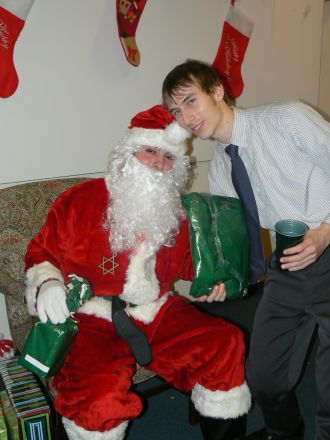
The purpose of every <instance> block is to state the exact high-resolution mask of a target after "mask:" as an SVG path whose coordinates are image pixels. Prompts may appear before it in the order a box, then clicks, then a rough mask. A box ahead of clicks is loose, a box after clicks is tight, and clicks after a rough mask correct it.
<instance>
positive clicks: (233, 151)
mask: <svg viewBox="0 0 330 440" xmlns="http://www.w3.org/2000/svg"><path fill="white" fill-rule="evenodd" d="M225 152H226V153H227V154H228V156H230V157H231V159H233V158H234V157H237V156H238V146H237V145H234V144H230V145H228V146H227V147H226V148H225Z"/></svg>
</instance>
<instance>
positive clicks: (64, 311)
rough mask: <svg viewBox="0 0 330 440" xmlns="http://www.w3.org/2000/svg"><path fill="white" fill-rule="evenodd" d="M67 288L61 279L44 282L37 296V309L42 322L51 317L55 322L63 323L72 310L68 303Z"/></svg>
mask: <svg viewBox="0 0 330 440" xmlns="http://www.w3.org/2000/svg"><path fill="white" fill-rule="evenodd" d="M65 300H66V289H65V286H64V284H63V283H61V281H57V280H52V281H48V282H47V283H45V284H43V285H42V286H41V288H40V290H39V295H38V298H37V311H38V315H39V319H40V321H41V322H47V319H48V318H49V319H50V321H51V322H52V323H53V324H58V323H63V322H65V320H66V319H67V317H68V316H69V314H70V312H69V310H68V307H67V305H66V302H65Z"/></svg>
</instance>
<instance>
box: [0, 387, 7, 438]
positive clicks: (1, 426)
mask: <svg viewBox="0 0 330 440" xmlns="http://www.w3.org/2000/svg"><path fill="white" fill-rule="evenodd" d="M0 389H1V388H0ZM3 392H4V391H0V440H8V434H7V425H6V420H5V414H4V412H3V404H2V400H1V395H2V393H3Z"/></svg>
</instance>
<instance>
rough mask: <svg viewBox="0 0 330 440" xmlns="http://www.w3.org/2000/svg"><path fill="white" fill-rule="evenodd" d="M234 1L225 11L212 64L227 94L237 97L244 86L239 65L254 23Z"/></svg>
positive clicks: (233, 0)
mask: <svg viewBox="0 0 330 440" xmlns="http://www.w3.org/2000/svg"><path fill="white" fill-rule="evenodd" d="M234 3H235V0H232V1H231V5H230V6H229V9H228V11H227V15H226V18H225V22H224V24H223V30H222V36H221V41H220V45H219V48H218V52H217V54H216V57H215V59H214V61H213V63H212V65H213V67H214V69H215V70H216V71H217V72H218V73H219V75H220V77H221V79H222V81H223V85H224V87H225V90H226V92H227V93H228V95H229V96H231V97H232V98H237V97H238V96H240V94H241V93H242V91H243V88H244V82H243V79H242V75H241V66H242V63H243V59H244V55H245V51H246V48H247V46H248V44H249V40H250V36H251V34H252V30H253V26H254V23H253V22H252V20H251V19H250V18H249V17H247V16H246V15H245V14H243V12H241V11H239V10H238V9H237V8H236V7H235V6H234Z"/></svg>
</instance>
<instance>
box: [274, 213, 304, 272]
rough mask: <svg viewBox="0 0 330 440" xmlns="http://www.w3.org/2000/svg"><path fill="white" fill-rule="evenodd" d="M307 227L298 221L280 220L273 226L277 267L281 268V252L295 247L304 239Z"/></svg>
mask: <svg viewBox="0 0 330 440" xmlns="http://www.w3.org/2000/svg"><path fill="white" fill-rule="evenodd" d="M307 229H308V226H307V225H306V224H305V223H304V222H301V221H299V220H290V219H286V220H280V221H278V222H277V223H276V224H275V232H276V250H275V255H276V261H277V266H278V267H279V268H281V262H280V258H281V257H282V256H283V250H284V249H288V248H290V247H293V246H296V245H297V244H299V243H301V242H302V241H303V239H304V235H305V234H306V232H307Z"/></svg>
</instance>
